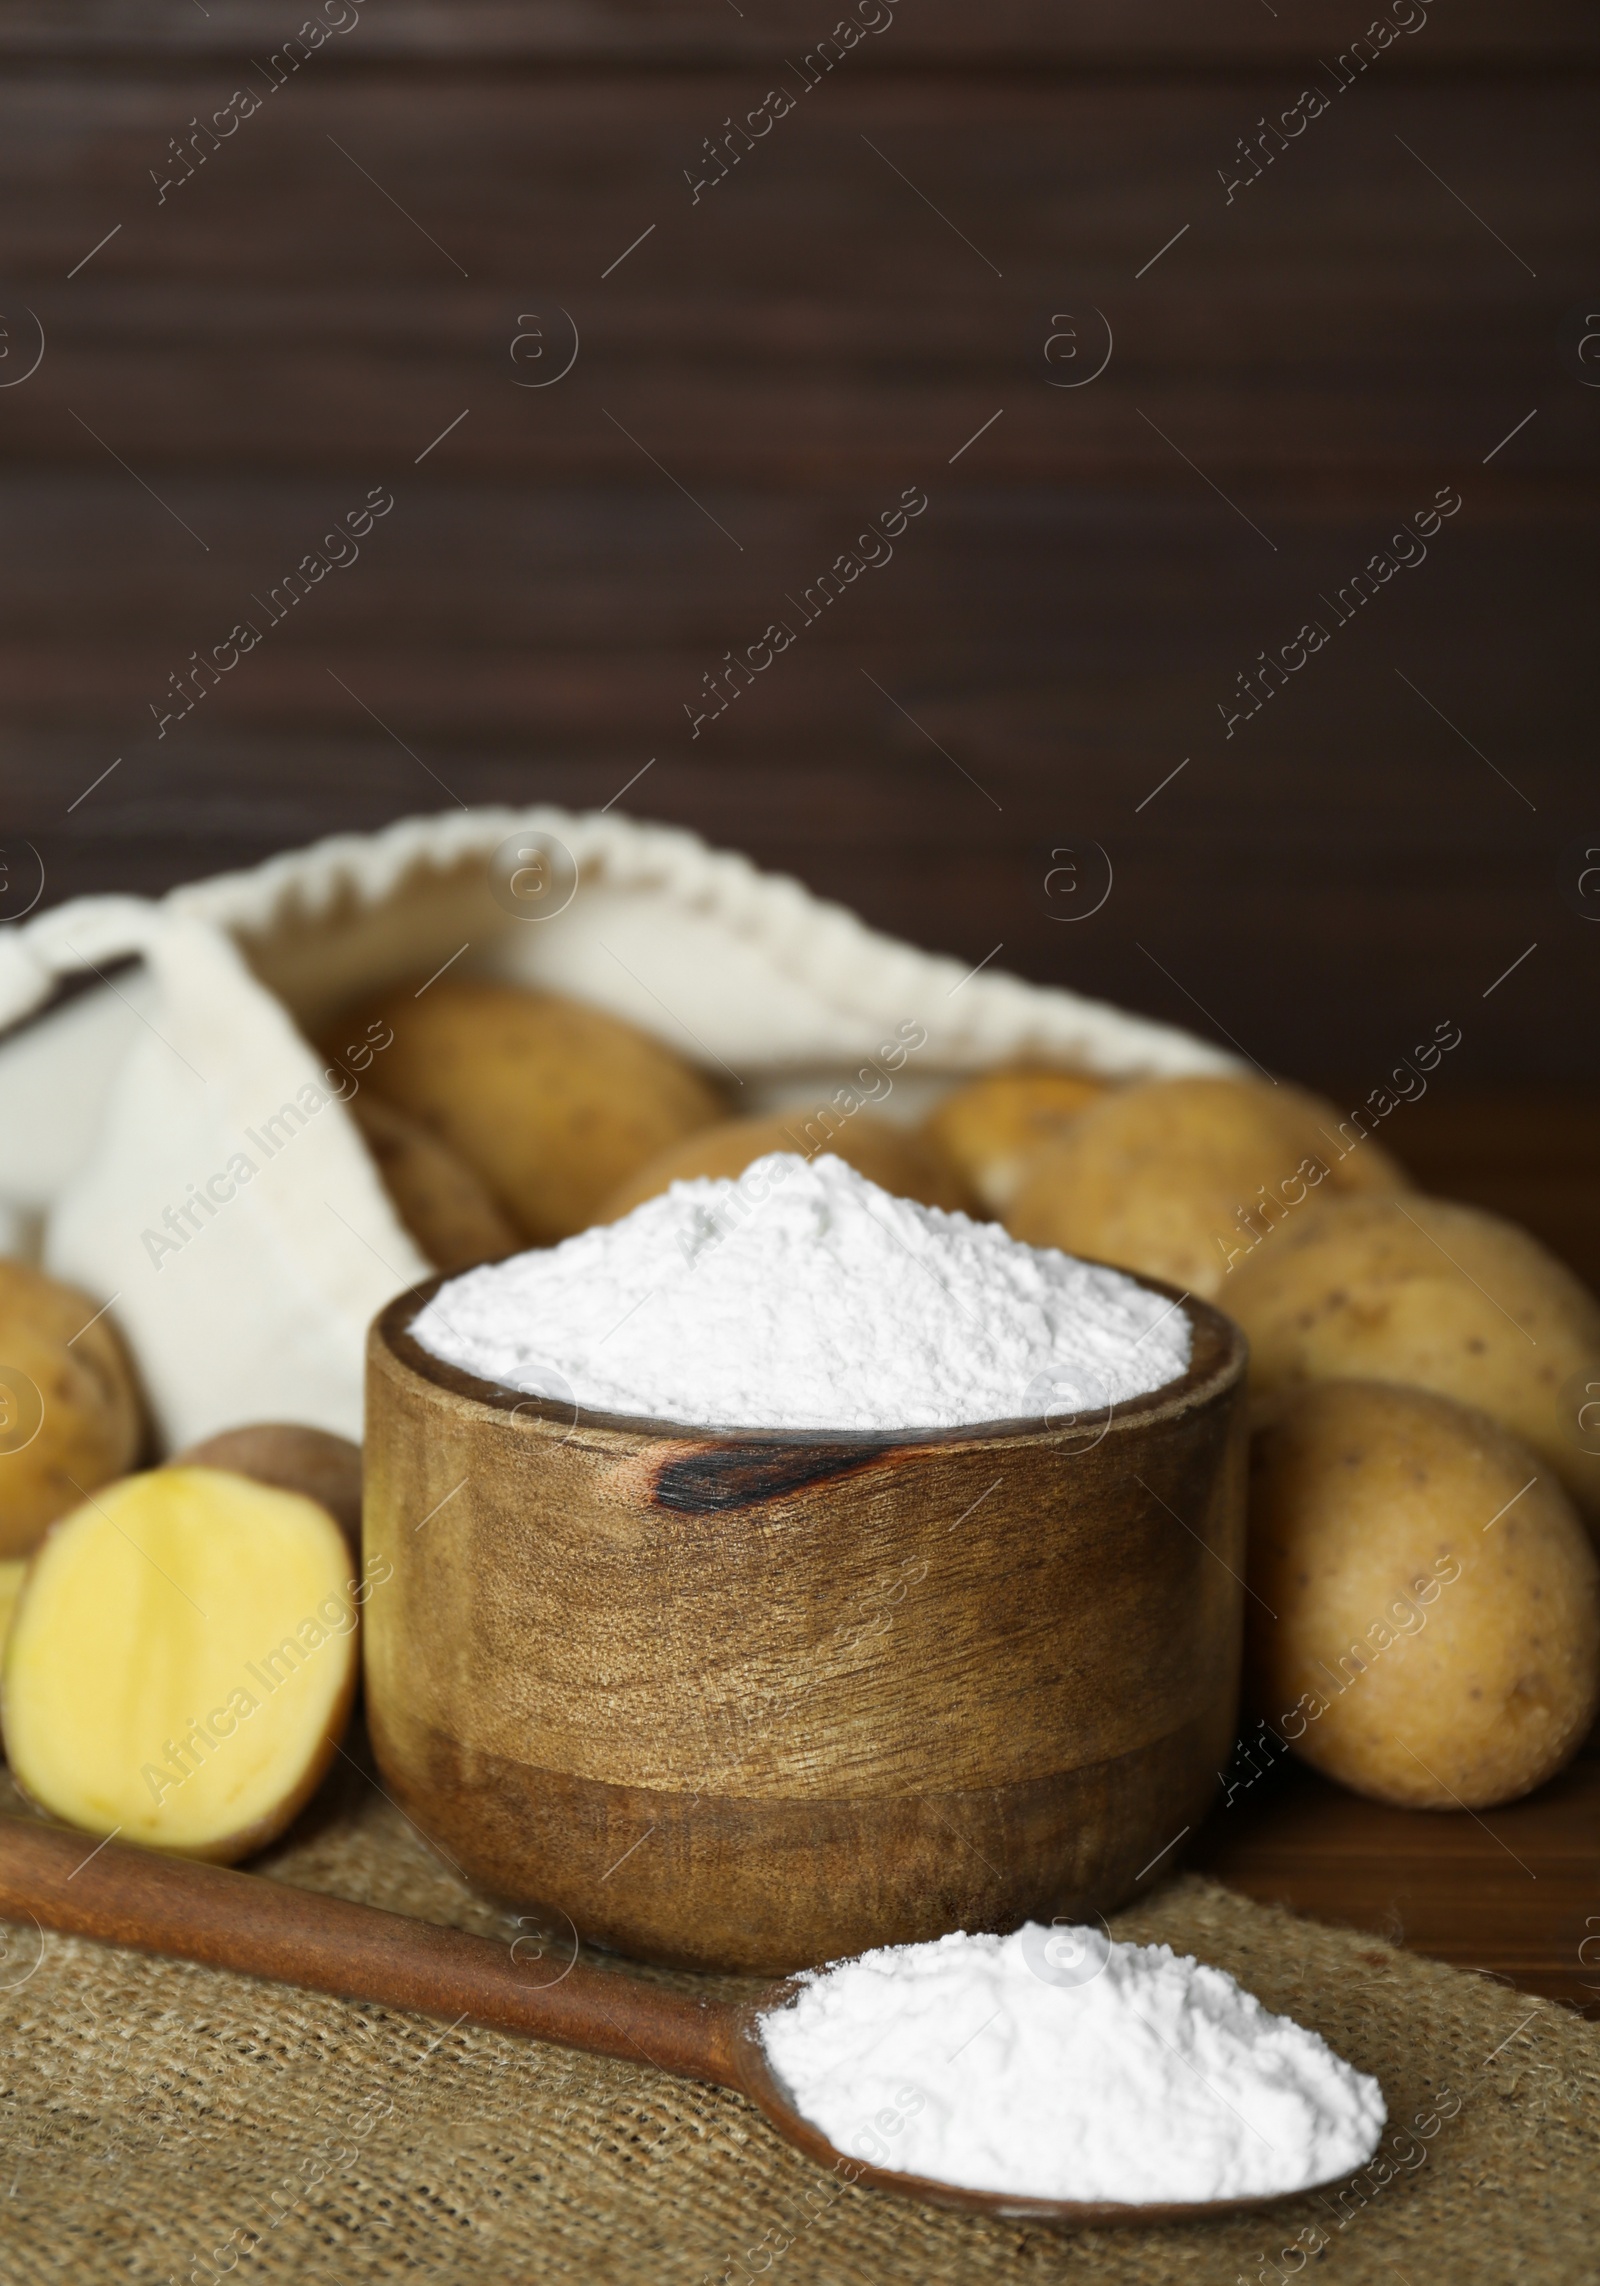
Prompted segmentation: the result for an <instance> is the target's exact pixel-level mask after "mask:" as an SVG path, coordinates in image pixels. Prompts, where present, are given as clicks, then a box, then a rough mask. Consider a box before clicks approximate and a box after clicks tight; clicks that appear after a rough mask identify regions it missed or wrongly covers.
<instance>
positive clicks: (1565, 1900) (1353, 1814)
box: [1188, 1734, 1600, 2016]
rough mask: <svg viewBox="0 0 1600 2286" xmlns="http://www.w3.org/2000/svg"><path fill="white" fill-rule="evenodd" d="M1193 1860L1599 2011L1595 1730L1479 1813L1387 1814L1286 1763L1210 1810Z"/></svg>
mask: <svg viewBox="0 0 1600 2286" xmlns="http://www.w3.org/2000/svg"><path fill="white" fill-rule="evenodd" d="M1188 1863H1189V1864H1190V1865H1191V1866H1192V1867H1193V1868H1194V1869H1195V1870H1197V1871H1199V1872H1203V1873H1211V1874H1214V1875H1215V1876H1216V1878H1217V1879H1218V1880H1219V1881H1225V1882H1226V1883H1227V1884H1228V1886H1229V1888H1231V1889H1238V1890H1241V1891H1243V1893H1244V1894H1245V1895H1246V1896H1247V1897H1255V1898H1259V1899H1260V1900H1261V1901H1262V1902H1263V1903H1264V1904H1272V1905H1288V1906H1290V1907H1292V1908H1293V1909H1294V1910H1295V1911H1296V1912H1299V1913H1308V1914H1310V1915H1311V1916H1312V1917H1313V1918H1314V1919H1316V1920H1319V1921H1337V1922H1341V1923H1343V1924H1345V1925H1346V1926H1348V1927H1351V1928H1356V1929H1367V1930H1371V1931H1372V1932H1373V1933H1374V1934H1375V1935H1377V1936H1380V1937H1387V1938H1388V1940H1389V1941H1390V1943H1391V1944H1397V1945H1406V1946H1409V1947H1410V1948H1411V1949H1412V1950H1413V1951H1416V1952H1419V1953H1431V1954H1432V1955H1433V1957H1434V1958H1435V1959H1436V1960H1441V1961H1448V1962H1450V1964H1451V1965H1452V1967H1454V1968H1461V1969H1472V1970H1474V1971H1476V1972H1477V1974H1479V1975H1481V1976H1493V1977H1499V1978H1501V1979H1502V1980H1503V1981H1504V1982H1505V1983H1507V1984H1512V1985H1515V1986H1516V1987H1517V1989H1518V1991H1520V1992H1534V1993H1541V1994H1543V1995H1544V1996H1545V1997H1546V1998H1547V1999H1551V2000H1559V2001H1562V2002H1563V2003H1565V2005H1566V2006H1567V2007H1569V2008H1575V2009H1578V2010H1580V2011H1581V2012H1582V2013H1583V2014H1584V2015H1585V2016H1600V1734H1596V1736H1595V1737H1593V1738H1591V1740H1590V1742H1589V1744H1588V1746H1587V1747H1586V1748H1585V1750H1584V1752H1583V1754H1582V1755H1580V1757H1579V1758H1578V1760H1577V1761H1576V1762H1574V1763H1571V1764H1570V1765H1569V1766H1568V1768H1567V1769H1565V1770H1564V1771H1563V1772H1562V1773H1561V1775H1560V1776H1559V1777H1558V1778H1555V1779H1552V1781H1551V1782H1550V1784H1549V1785H1548V1786H1541V1787H1540V1788H1539V1790H1538V1792H1537V1793H1535V1794H1530V1795H1528V1796H1527V1798H1526V1799H1525V1800H1524V1801H1521V1802H1511V1803H1508V1804H1507V1805H1506V1806H1505V1807H1504V1808H1502V1809H1498V1810H1488V1811H1485V1812H1484V1813H1483V1814H1482V1815H1481V1816H1480V1815H1477V1814H1475V1813H1474V1812H1472V1811H1466V1810H1451V1811H1447V1812H1439V1811H1432V1810H1392V1809H1387V1808H1385V1807H1384V1806H1383V1805H1382V1804H1381V1803H1378V1802H1365V1801H1362V1800H1361V1799H1360V1798H1359V1796H1357V1795H1355V1794H1347V1793H1346V1792H1345V1791H1344V1789H1343V1788H1342V1787H1340V1786H1334V1785H1331V1784H1330V1783H1329V1782H1328V1780H1326V1779H1325V1778H1319V1777H1318V1776H1317V1775H1316V1774H1315V1773H1314V1772H1313V1771H1310V1770H1306V1769H1303V1768H1302V1767H1301V1766H1300V1765H1299V1764H1298V1763H1291V1762H1285V1763H1283V1764H1281V1765H1280V1766H1279V1768H1278V1769H1277V1770H1276V1771H1272V1770H1268V1771H1264V1772H1263V1775H1262V1777H1261V1778H1260V1779H1259V1780H1257V1781H1256V1783H1255V1784H1254V1785H1248V1784H1247V1785H1245V1786H1244V1787H1242V1788H1241V1789H1240V1790H1239V1791H1237V1792H1236V1793H1235V1794H1234V1795H1233V1797H1232V1799H1231V1800H1230V1801H1228V1802H1227V1803H1226V1805H1225V1806H1223V1807H1220V1808H1218V1809H1217V1810H1215V1811H1214V1812H1213V1813H1212V1815H1211V1818H1210V1819H1209V1820H1208V1822H1207V1824H1206V1825H1205V1827H1204V1828H1203V1829H1202V1831H1201V1833H1200V1836H1199V1838H1198V1840H1197V1843H1196V1845H1195V1847H1194V1849H1193V1850H1192V1851H1191V1852H1190V1854H1189V1859H1188Z"/></svg>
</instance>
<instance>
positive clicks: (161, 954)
mask: <svg viewBox="0 0 1600 2286" xmlns="http://www.w3.org/2000/svg"><path fill="white" fill-rule="evenodd" d="M530 884H531V887H530ZM541 916H547V917H541ZM130 955H134V956H138V959H139V961H140V962H141V963H142V965H136V966H130V965H127V960H128V956H130ZM118 964H122V965H118ZM444 966H448V967H449V968H450V970H451V972H452V974H456V975H465V974H468V973H476V974H480V975H484V974H487V975H495V976H501V977H509V978H515V979H518V980H521V981H525V982H529V983H536V984H539V985H541V986H546V987H548V988H550V989H552V990H555V991H559V992H566V993H570V994H572V995H574V996H575V997H577V998H579V999H582V1000H586V1001H589V1002H591V1003H593V1004H594V1005H596V1006H598V1007H601V1008H605V1009H608V1010H611V1011H612V1012H613V1013H615V1014H617V1015H620V1016H624V1017H627V1018H629V1019H631V1020H632V1021H633V1022H634V1023H636V1024H639V1025H641V1026H642V1027H643V1028H644V1029H645V1030H646V1031H649V1032H651V1033H654V1034H655V1035H656V1036H657V1037H658V1038H660V1039H662V1040H663V1041H665V1042H666V1043H668V1044H669V1045H670V1046H672V1047H674V1048H676V1049H678V1050H679V1051H680V1052H681V1053H683V1054H684V1055H686V1056H687V1057H688V1058H690V1059H691V1060H692V1061H694V1062H696V1063H699V1064H701V1065H703V1066H704V1067H705V1068H706V1069H707V1070H708V1071H710V1072H711V1073H712V1074H713V1075H717V1076H721V1077H722V1078H723V1079H724V1080H725V1081H726V1082H727V1084H728V1085H729V1088H730V1092H731V1094H732V1096H733V1099H734V1101H735V1103H736V1105H737V1107H738V1108H739V1109H740V1110H741V1111H743V1110H750V1111H756V1110H763V1109H767V1108H770V1107H772V1106H775V1105H788V1104H791V1103H801V1104H804V1103H808V1102H809V1103H813V1104H814V1103H817V1102H819V1101H826V1099H827V1097H828V1096H829V1095H830V1094H831V1093H832V1092H833V1090H834V1089H835V1088H837V1087H839V1086H840V1085H841V1084H847V1083H848V1080H849V1076H850V1073H851V1071H852V1069H853V1068H854V1067H856V1066H857V1065H858V1064H859V1063H860V1062H861V1061H862V1059H863V1058H866V1057H869V1056H871V1055H872V1054H873V1052H874V1051H875V1050H876V1049H878V1048H879V1046H880V1045H881V1044H882V1043H883V1042H885V1041H887V1040H889V1039H890V1038H891V1037H892V1036H893V1033H894V1027H895V1026H896V1025H897V1024H899V1023H901V1022H902V1021H904V1020H906V1019H912V1020H914V1022H915V1023H916V1024H917V1025H920V1026H921V1027H922V1029H923V1030H925V1031H926V1033H927V1041H926V1045H925V1046H923V1047H922V1048H921V1049H920V1050H919V1051H918V1052H917V1054H916V1055H915V1056H914V1057H913V1058H912V1059H911V1060H910V1062H909V1063H908V1065H907V1066H906V1067H905V1068H904V1069H903V1071H902V1073H901V1074H900V1076H899V1077H898V1078H897V1080H896V1083H895V1093H894V1095H893V1097H892V1098H891V1099H890V1100H889V1101H888V1102H887V1103H886V1104H885V1105H884V1106H883V1108H884V1109H885V1110H886V1111H887V1112H888V1113H889V1114H890V1115H891V1116H897V1115H898V1116H902V1117H910V1116H915V1115H917V1114H918V1113H920V1111H921V1109H922V1108H923V1107H924V1106H925V1104H926V1103H927V1102H928V1101H929V1100H931V1098H932V1097H933V1096H934V1095H936V1094H937V1093H938V1092H939V1090H940V1088H941V1087H942V1086H945V1085H948V1084H949V1081H950V1079H951V1077H952V1076H953V1075H955V1074H959V1073H962V1072H968V1071H973V1070H976V1069H980V1068H982V1067H984V1066H986V1065H989V1064H993V1063H997V1062H1001V1061H1004V1060H1007V1059H1010V1058H1013V1057H1017V1056H1023V1055H1033V1056H1039V1057H1046V1058H1055V1059H1059V1060H1062V1061H1067V1062H1071V1063H1073V1064H1076V1065H1079V1066H1081V1067H1082V1068H1084V1069H1087V1070H1090V1071H1096V1072H1104V1073H1107V1074H1114V1075H1133V1074H1152V1075H1153V1074H1179V1073H1188V1072H1215V1071H1231V1070H1235V1069H1237V1068H1238V1067H1237V1065H1236V1063H1235V1060H1234V1059H1233V1058H1232V1057H1230V1056H1227V1055H1225V1054H1223V1053H1222V1052H1220V1051H1219V1050H1217V1049H1215V1048H1213V1047H1211V1046H1210V1045H1208V1044H1206V1043H1203V1042H1201V1041H1198V1040H1195V1039H1192V1038H1190V1037H1189V1036H1188V1035H1187V1034H1185V1033H1182V1032H1179V1031H1175V1030H1172V1029H1170V1028H1168V1027H1166V1026H1164V1025H1159V1024H1154V1023H1150V1022H1148V1021H1146V1020H1144V1019H1142V1018H1139V1017H1134V1016H1126V1015H1123V1014H1122V1013H1121V1012H1120V1011H1118V1010H1117V1009H1114V1008H1111V1007H1108V1006H1106V1005H1105V1004H1104V1003H1102V1002H1097V1001H1090V1000H1085V999H1080V998H1079V997H1077V996H1076V995H1074V994H1073V993H1070V992H1065V991H1059V990H1054V989H1048V988H1045V987H1042V986H1038V985H1031V984H1025V983H1022V982H1021V981H1020V980H1018V979H1017V978H1014V977H1011V976H1008V975H1006V974H1004V973H1003V972H1000V971H998V970H995V969H992V968H989V967H987V966H985V967H984V968H983V969H982V970H981V971H980V972H978V973H971V972H969V971H968V970H966V969H965V968H964V966H963V964H962V963H960V962H958V961H954V960H949V959H944V958H939V957H935V956H932V955H929V954H926V953H921V952H917V951H914V950H913V949H912V948H911V947H910V946H908V945H903V944H900V943H898V942H896V941H895V940H894V939H893V938H890V937H885V936H881V935H879V934H877V933H876V932H874V931H872V930H870V929H868V928H866V927H864V926H863V924H862V923H861V922H859V921H858V920H857V919H856V918H855V917H854V916H853V915H852V914H850V913H848V912H846V911H844V910H843V909H842V908H841V907H839V906H837V905H830V904H825V903H823V902H821V901H820V900H819V899H817V898H815V897H812V896H811V895H809V894H808V892H807V891H806V890H804V889H803V888H801V887H800V885H799V884H798V883H797V882H794V881H791V880H788V879H786V878H783V877H781V876H775V875H771V874H762V873H760V872H758V871H757V870H756V869H755V867H753V866H752V865H750V864H749V863H748V862H747V861H746V860H745V859H744V858H741V857H737V856H733V855H729V854H726V853H721V852H716V851H712V850H710V849H708V848H707V847H706V846H705V844H704V843H703V842H701V841H699V840H698V839H696V838H695V836H693V835H691V834H687V833H683V832H679V831H676V830H673V829H670V828H667V827H664V826H655V825H645V824H640V823H637V822H635V821H633V820H631V819H628V818H626V817H622V816H618V815H616V814H611V815H606V814H598V815H597V814H586V815H583V816H575V815H572V814H570V813H568V812H566V811H561V810H555V809H545V808H539V809H530V810H522V811H517V810H502V809H478V810H470V811H465V812H462V813H456V814H447V815H445V816H442V817H428V818H410V819H406V820H403V821H402V822H400V823H398V824H396V825H393V826H390V827H388V828H386V829H385V830H384V831H382V832H380V833H375V834H370V835H354V834H345V835H338V836H336V837H334V838H333V839H331V840H327V841H322V842H318V843H316V844H315V845H313V846H312V847H311V848H309V849H305V850H299V851H295V852H292V853H290V854H288V855H286V856H282V857H275V858H272V859H270V860H269V861H268V862H267V863H266V864H264V865H260V866H257V867H256V868H255V869H254V870H253V871H251V872H248V873H236V874H227V875H223V876H220V877H219V878H217V879H214V880H210V881H201V882H195V883H192V884H190V885H188V886H186V887H183V888H180V889H176V890H174V891H172V892H171V893H170V894H169V895H168V896H166V897H165V898H162V899H161V900H159V901H148V900H144V899H140V898H130V897H85V898H79V899H77V900H75V901H74V902H72V903H70V904H67V905H62V906H58V907H55V908H53V909H52V910H50V911H48V912H45V913H41V914H38V915H37V916H35V917H34V918H33V919H31V920H29V921H26V922H23V923H20V924H18V925H16V926H14V927H11V928H8V929H5V930H3V931H0V1032H3V1033H4V1035H5V1036H4V1037H0V1216H8V1219H9V1222H10V1226H11V1230H12V1239H11V1243H12V1244H14V1245H16V1246H19V1247H21V1246H29V1247H31V1248H33V1249H35V1250H37V1251H38V1253H39V1254H40V1256H41V1258H42V1260H43V1262H44V1264H45V1266H46V1268H48V1269H49V1270H51V1271H53V1272H55V1273H56V1274H57V1275H58V1276H60V1277H63V1278H66V1279H70V1280H72V1281H73V1282H74V1283H76V1284H78V1285H80V1286H82V1287H83V1288H84V1289H85V1290H86V1291H87V1292H89V1293H90V1294H92V1295H93V1296H94V1298H95V1299H96V1301H100V1302H104V1303H106V1304H107V1305H109V1309H110V1313H111V1315H112V1317H113V1318H114V1320H115V1322H116V1323H117V1325H118V1326H119V1327H120V1329H121V1331H122V1333H123V1335H124V1336H125V1338H126V1340H127V1342H128V1345H129V1347H130V1349H131V1351H132V1353H133V1355H134V1357H135V1359H136V1361H137V1363H138V1366H139V1369H140V1371H141V1374H142V1376H143V1379H144V1384H145V1389H146V1393H147V1396H148V1398H149V1401H150V1404H151V1408H152V1411H153V1414H154V1418H155V1422H156V1427H157V1433H158V1436H159V1438H160V1440H161V1443H162V1445H163V1447H164V1448H165V1449H169V1450H170V1449H173V1448H175V1447H176V1446H178V1445H182V1444H186V1443H189V1442H191V1441H192V1440H194V1439H196V1438H199V1437H203V1436H207V1435H209V1434H211V1433H212V1432H213V1431H215V1430H218V1429H223V1428H229V1427H232V1426H234V1425H236V1424H237V1423H240V1422H243V1421H253V1420H255V1421H259V1420H295V1421H304V1422H309V1423H314V1424H316V1425H318V1426H320V1427H323V1428H328V1429H334V1430H337V1431H339V1432H341V1433H342V1434H344V1435H346V1436H355V1437H358V1436H359V1435H360V1433H361V1377H362V1350H363V1340H364V1335H365V1330H366V1327H367V1324H368V1322H369V1321H370V1319H371V1318H372V1316H373V1314H374V1313H375V1312H376V1311H377V1310H378V1309H380V1308H381V1307H382V1306H383V1304H384V1303H385V1302H387V1301H388V1300H390V1299H391V1297H392V1296H393V1295H394V1294H396V1293H397V1292H399V1291H400V1290H401V1289H402V1288H404V1287H406V1286H408V1285H412V1284H414V1283H416V1282H417V1281H418V1280H419V1279H422V1278H424V1277H426V1276H427V1275H428V1274H429V1271H430V1267H431V1266H430V1264H429V1263H428V1262H427V1261H426V1260H425V1258H424V1257H423V1256H422V1254H421V1253H419V1251H418V1249H417V1247H416V1244H415V1242H414V1241H413V1240H412V1239H411V1238H410V1237H409V1236H408V1234H407V1233H406V1231H405V1230H404V1229H403V1228H402V1227H401V1224H400V1222H399V1221H398V1219H397V1217H396V1215H395V1212H394V1209H393V1207H392V1206H391V1205H390V1203H389V1200H388V1197H387V1194H386V1193H385V1191H384V1190H383V1188H382V1186H381V1184H380V1183H379V1181H378V1178H377V1175H376V1173H375V1171H374V1168H373V1165H372V1162H371V1160H370V1158H369V1157H368V1154H367V1151H366V1147H365V1145H364V1144H363V1142H362V1141H361V1138H360V1135H359V1133H358V1131H357V1129H356V1126H355V1123H354V1121H353V1120H352V1119H351V1117H350V1116H349V1114H348V1112H347V1111H346V1110H345V1108H344V1104H343V1102H342V1101H341V1100H340V1099H341V1097H342V1096H345V1097H347V1096H348V1095H349V1094H350V1093H351V1092H353V1090H354V1088H355V1087H356V1086H357V1085H359V1084H360V1079H359V1072H358V1071H357V1070H355V1069H354V1062H355V1059H350V1060H347V1064H346V1066H345V1067H344V1068H339V1067H333V1066H328V1065H327V1064H325V1062H324V1060H323V1058H322V1057H321V1056H320V1055H319V1054H318V1053H317V1052H316V1051H315V1050H314V1049H313V1048H312V1047H311V1045H310V1044H309V1041H308V1038H307V1034H308V1033H313V1032H316V1031H317V1030H319V1029H321V1028H322V1027H323V1025H324V1024H325V1023H326V1021H327V1019H328V1018H329V1017H330V1016H331V1015H332V1013H333V1012H334V1011H335V1010H337V1009H338V1008H339V1007H340V1006H341V1004H342V1003H343V1002H345V1001H346V1000H347V999H348V998H349V997H351V996H352V995H354V994H356V993H359V992H362V991H364V990H366V989H368V988H369V987H372V986H374V985H382V984H385V983H389V982H392V981H395V980H398V979H401V978H405V979H417V980H422V979H427V978H429V977H430V976H431V974H432V973H433V972H436V971H438V970H440V969H441V967H444ZM107 971H112V972H113V973H110V974H107V973H106V972H107ZM75 977H86V978H93V979H95V980H96V981H95V982H94V983H93V984H92V987H91V989H89V990H87V991H80V992H78V993H77V994H76V995H75V996H74V997H71V998H69V999H67V1000H65V1001H64V1002H63V1003H62V1004H61V1005H59V1006H52V1005H50V1004H51V1003H52V1002H53V1001H55V1000H56V998H57V996H58V995H59V993H60V990H61V987H62V985H63V984H64V982H66V980H69V979H72V978H75ZM28 1019H32V1020H31V1021H28ZM4 1243H5V1240H4V1238H3V1237H0V1244H4Z"/></svg>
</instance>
